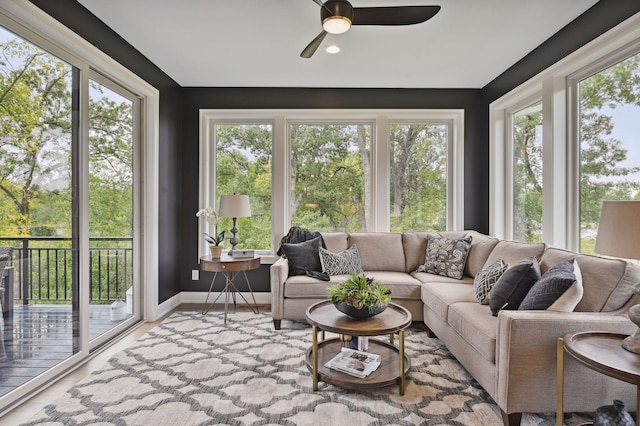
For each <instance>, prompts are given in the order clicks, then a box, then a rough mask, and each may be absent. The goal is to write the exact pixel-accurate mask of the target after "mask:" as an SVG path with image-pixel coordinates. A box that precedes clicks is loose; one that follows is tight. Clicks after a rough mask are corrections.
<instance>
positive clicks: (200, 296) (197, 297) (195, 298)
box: [179, 291, 271, 305]
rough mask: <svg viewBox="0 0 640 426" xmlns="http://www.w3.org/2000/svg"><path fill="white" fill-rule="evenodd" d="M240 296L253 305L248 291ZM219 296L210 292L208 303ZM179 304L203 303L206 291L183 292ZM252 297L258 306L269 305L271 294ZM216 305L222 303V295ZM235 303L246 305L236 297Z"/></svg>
mask: <svg viewBox="0 0 640 426" xmlns="http://www.w3.org/2000/svg"><path fill="white" fill-rule="evenodd" d="M240 294H241V295H242V296H244V298H245V299H247V301H248V302H249V303H253V298H252V297H251V293H250V292H248V291H246V292H245V291H241V292H240ZM218 295H220V292H217V291H216V292H211V295H209V303H211V302H212V301H214V300H215V299H216V297H218ZM179 296H180V302H181V303H204V302H205V300H206V299H207V292H206V291H183V292H181V293H180V294H179ZM253 296H254V297H255V298H256V303H257V304H258V305H267V304H271V293H265V292H253ZM216 303H224V295H222V296H220V299H218V301H217V302H216ZM236 303H237V304H238V305H246V303H245V301H244V300H243V299H242V297H240V296H238V295H236Z"/></svg>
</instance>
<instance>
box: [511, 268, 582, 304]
mask: <svg viewBox="0 0 640 426" xmlns="http://www.w3.org/2000/svg"><path fill="white" fill-rule="evenodd" d="M576 279H577V278H576V274H575V272H574V259H569V260H567V261H565V262H562V263H559V264H557V265H555V266H554V267H552V268H550V269H549V270H548V271H547V272H545V273H544V275H542V278H540V279H539V280H538V282H537V283H536V284H535V285H534V286H533V287H531V290H529V293H527V296H526V297H525V298H524V300H523V301H522V303H521V304H520V307H518V309H520V310H522V311H524V310H529V309H534V310H535V309H537V310H544V309H547V308H548V307H549V306H551V305H553V302H555V301H556V300H558V298H559V297H560V296H562V295H563V294H564V292H565V291H567V290H568V289H569V287H571V286H572V285H573V283H574V282H576Z"/></svg>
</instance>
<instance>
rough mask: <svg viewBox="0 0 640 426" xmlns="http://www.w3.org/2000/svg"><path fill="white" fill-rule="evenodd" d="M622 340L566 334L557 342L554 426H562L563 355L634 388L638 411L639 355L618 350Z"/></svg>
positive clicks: (614, 335)
mask: <svg viewBox="0 0 640 426" xmlns="http://www.w3.org/2000/svg"><path fill="white" fill-rule="evenodd" d="M626 337H628V335H626V334H619V333H608V332H601V331H587V332H581V333H569V334H567V335H565V336H564V338H562V337H561V338H559V339H558V353H557V356H558V365H557V368H558V383H557V387H558V389H557V390H558V401H557V402H558V408H557V414H556V424H557V425H558V426H562V423H563V416H564V353H565V352H566V353H568V354H569V355H571V356H572V357H573V358H575V359H576V360H578V361H579V362H580V363H582V364H584V365H585V366H587V367H589V368H590V369H592V370H594V371H597V372H599V373H602V374H605V375H607V376H609V377H613V378H616V379H618V380H622V381H624V382H627V383H631V384H634V385H636V389H637V390H636V404H637V407H638V408H637V409H640V354H635V353H633V352H629V351H627V350H626V349H624V348H623V347H622V341H623V340H624V339H625V338H626ZM637 420H638V413H636V421H637Z"/></svg>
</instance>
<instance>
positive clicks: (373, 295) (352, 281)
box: [327, 273, 391, 319]
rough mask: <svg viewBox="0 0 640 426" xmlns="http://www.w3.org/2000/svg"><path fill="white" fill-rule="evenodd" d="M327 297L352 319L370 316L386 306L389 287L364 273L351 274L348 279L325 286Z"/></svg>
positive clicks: (388, 299) (388, 297)
mask: <svg viewBox="0 0 640 426" xmlns="http://www.w3.org/2000/svg"><path fill="white" fill-rule="evenodd" d="M327 294H328V296H329V299H331V301H332V302H333V304H334V305H335V307H336V308H337V309H338V310H339V311H340V312H342V313H344V314H346V315H347V316H349V317H351V318H354V319H365V318H370V317H372V316H374V315H377V314H379V313H380V312H382V311H384V310H385V309H386V308H387V305H388V304H389V302H390V301H391V291H390V290H389V288H388V287H387V286H386V285H385V284H383V283H381V282H380V281H377V280H375V279H373V278H371V277H367V276H366V275H365V274H357V273H353V274H351V277H350V278H349V279H348V280H345V281H342V282H341V283H338V284H334V285H332V286H330V287H328V288H327Z"/></svg>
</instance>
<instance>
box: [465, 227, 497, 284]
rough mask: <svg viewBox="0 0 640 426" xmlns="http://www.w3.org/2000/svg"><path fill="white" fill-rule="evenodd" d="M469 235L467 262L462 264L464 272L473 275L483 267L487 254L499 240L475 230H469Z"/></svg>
mask: <svg viewBox="0 0 640 426" xmlns="http://www.w3.org/2000/svg"><path fill="white" fill-rule="evenodd" d="M469 235H471V236H472V237H473V240H471V248H470V249H469V256H467V263H466V264H465V265H464V274H465V275H468V276H470V277H475V276H476V274H477V273H478V272H480V270H482V269H483V268H484V267H485V265H486V263H487V259H488V258H489V255H490V254H491V252H492V251H493V249H494V248H495V247H496V245H498V243H499V242H500V240H499V239H497V238H493V237H490V236H488V235H484V234H481V233H479V232H475V231H473V232H470V233H469Z"/></svg>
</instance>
